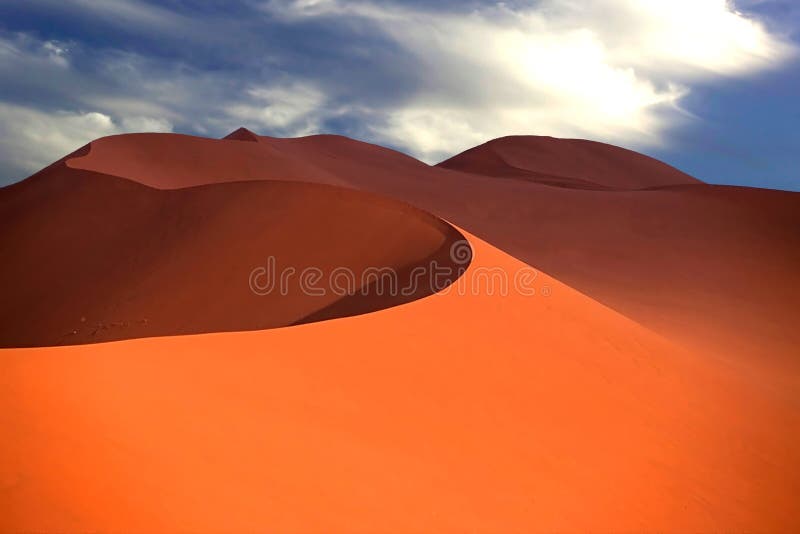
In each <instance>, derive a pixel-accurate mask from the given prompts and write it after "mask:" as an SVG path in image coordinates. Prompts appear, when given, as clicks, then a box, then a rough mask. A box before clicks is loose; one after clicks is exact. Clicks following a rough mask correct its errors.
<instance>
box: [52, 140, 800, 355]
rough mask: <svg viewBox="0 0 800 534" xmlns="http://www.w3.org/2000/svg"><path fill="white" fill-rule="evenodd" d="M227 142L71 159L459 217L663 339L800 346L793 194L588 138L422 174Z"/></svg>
mask: <svg viewBox="0 0 800 534" xmlns="http://www.w3.org/2000/svg"><path fill="white" fill-rule="evenodd" d="M229 137H231V138H232V139H242V140H243V141H236V140H232V139H229V140H225V141H217V140H213V139H204V138H198V137H191V136H184V135H173V134H136V135H122V136H113V137H108V138H103V139H100V140H98V141H95V142H93V143H91V145H90V146H88V147H85V148H84V149H83V151H82V152H81V153H80V154H78V155H76V156H75V157H73V158H69V159H68V161H67V163H66V164H67V165H69V166H70V167H71V168H75V169H85V170H91V171H96V172H103V173H107V174H115V175H119V176H125V177H126V178H129V179H131V180H135V181H138V182H141V183H143V184H146V185H150V186H153V187H157V188H164V189H169V188H175V187H185V186H191V185H199V184H206V183H214V182H217V181H229V180H231V179H232V178H234V177H241V179H243V180H244V179H247V180H259V179H265V178H266V179H275V180H289V181H308V182H318V183H325V184H332V185H341V186H346V187H349V188H352V189H359V190H363V191H369V192H372V193H376V194H379V195H381V196H385V197H392V198H395V199H399V200H402V201H404V202H408V203H409V204H412V205H414V206H417V207H419V208H421V209H424V210H426V211H429V212H431V213H433V214H435V215H437V216H440V217H443V218H444V219H446V220H448V221H452V222H453V223H454V224H457V225H459V226H460V227H463V228H464V229H466V230H468V231H470V232H472V233H474V234H476V235H477V236H479V237H481V238H483V239H486V240H487V241H489V242H490V243H492V244H493V245H494V246H497V247H499V248H500V249H502V250H504V251H506V252H508V253H510V254H512V255H514V256H515V257H517V258H519V259H520V260H522V261H524V262H526V263H528V264H529V265H531V266H533V267H535V268H537V269H540V270H542V271H544V272H546V273H548V274H551V275H553V276H555V277H557V278H558V279H560V280H562V281H564V282H565V283H568V284H569V285H571V286H572V287H574V288H575V289H577V290H579V291H581V292H583V293H585V294H587V295H588V296H590V297H591V298H593V299H596V300H598V301H600V302H602V303H603V304H605V305H607V306H610V307H612V308H614V309H615V310H617V311H619V312H621V313H623V314H624V315H626V316H628V317H630V318H631V319H633V320H635V321H637V322H639V323H641V324H644V325H645V326H647V327H649V328H651V329H654V330H656V331H657V332H659V333H661V334H662V335H666V336H668V337H670V338H674V339H676V340H679V341H682V342H685V343H691V344H698V345H700V346H702V347H703V348H704V349H705V348H712V349H717V350H721V351H725V352H729V353H743V352H746V353H751V354H753V353H755V354H759V355H774V354H792V353H793V352H794V350H793V347H796V346H797V345H798V344H800V330H799V329H797V327H796V325H797V324H799V323H800V252H798V251H800V194H798V193H791V192H785V191H766V190H757V189H752V188H745V187H727V186H715V185H709V184H704V183H701V182H698V181H697V180H695V179H694V178H692V177H690V176H688V175H686V174H684V173H682V172H680V171H678V170H677V169H674V168H673V167H670V166H669V165H666V164H664V163H661V162H659V161H657V160H654V159H652V158H649V157H647V156H643V155H641V154H637V153H635V152H631V151H629V150H624V149H621V148H617V147H613V146H610V145H606V144H602V143H595V142H591V141H580V140H561V139H553V138H547V137H535V136H517V137H506V138H501V139H497V140H494V141H491V142H489V143H486V144H485V145H481V146H479V147H476V148H474V149H471V150H468V151H466V152H465V153H463V154H460V155H458V156H455V157H454V158H451V159H450V160H448V161H447V162H443V163H442V164H440V165H439V166H435V167H430V166H427V165H425V164H423V163H422V162H419V161H417V160H415V159H413V158H410V157H408V156H406V155H404V154H401V153H398V152H395V151H392V150H389V149H386V148H383V147H379V146H375V145H370V144H368V143H363V142H360V141H355V140H352V139H347V138H344V137H341V136H332V135H318V136H310V137H305V138H298V139H276V138H271V137H264V136H255V134H252V132H247V131H244V130H239V131H237V132H234V134H232V135H231V136H229ZM253 137H255V138H256V140H257V141H256V142H252V138H253ZM154 162H157V164H154ZM515 169H516V170H515ZM508 178H511V179H508ZM518 178H522V179H518Z"/></svg>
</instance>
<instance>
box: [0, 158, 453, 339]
mask: <svg viewBox="0 0 800 534" xmlns="http://www.w3.org/2000/svg"><path fill="white" fill-rule="evenodd" d="M0 227H2V232H0V250H2V251H3V261H2V262H0V281H1V282H0V284H2V300H0V346H5V347H9V346H17V347H18V346H41V345H60V344H77V343H93V342H98V341H109V340H117V339H128V338H134V337H142V336H163V335H173V334H191V333H201V332H217V331H231V330H251V329H262V328H271V327H277V326H286V325H290V324H294V323H297V322H308V321H311V320H314V319H315V318H331V317H341V316H343V315H351V314H354V313H367V312H371V311H374V310H377V309H381V308H384V307H387V306H393V305H397V304H400V303H402V302H407V301H410V300H413V299H416V298H420V297H422V296H425V295H428V294H430V293H431V292H432V291H433V290H434V289H435V287H434V286H433V285H431V284H416V285H412V284H411V281H412V280H411V275H412V272H413V269H415V268H418V267H420V268H423V269H425V270H427V269H429V268H430V267H429V263H430V262H432V261H434V260H436V261H437V262H438V264H439V265H440V266H444V265H450V264H451V263H452V262H451V261H450V255H449V250H450V248H451V246H452V244H453V243H454V242H456V241H458V240H459V239H461V236H460V234H459V233H458V232H457V231H456V230H455V229H453V228H452V227H451V226H450V225H449V224H447V223H444V222H442V221H441V220H439V219H437V218H435V217H433V216H431V215H429V214H427V213H425V212H422V211H420V210H418V209H416V208H413V207H411V206H408V205H406V204H403V203H401V202H398V201H395V200H391V199H387V198H383V197H378V196H376V195H373V194H369V193H363V192H358V191H354V190H352V189H342V188H338V187H331V186H325V185H319V184H306V183H299V182H294V183H292V182H272V181H251V182H238V183H221V184H212V185H206V186H200V187H194V188H189V189H179V190H170V191H164V190H156V189H152V188H149V187H145V186H143V185H141V184H138V183H135V182H132V181H129V180H126V179H122V178H117V177H114V176H109V175H105V174H100V173H97V172H93V171H84V170H75V169H70V168H68V167H66V166H64V165H63V164H61V165H56V166H53V167H51V168H49V169H48V170H47V171H44V172H42V173H39V174H38V175H37V176H35V177H33V178H31V179H29V180H27V181H25V182H22V183H19V184H17V185H14V186H12V187H8V188H4V189H0ZM270 258H273V259H274V261H271V260H270ZM384 268H390V269H393V270H394V272H396V273H397V276H396V279H395V280H394V283H395V284H396V285H397V286H399V287H402V288H408V291H406V292H405V293H400V292H399V291H395V292H390V291H389V290H383V288H382V287H381V286H378V285H376V284H374V283H373V279H374V277H370V275H369V272H371V271H373V270H378V269H384ZM256 269H260V271H256ZM306 269H314V270H316V271H317V274H311V275H310V276H312V277H313V278H314V279H304V278H302V276H304V274H303V273H304V272H308V271H306ZM334 269H346V270H347V272H346V273H344V274H345V275H347V277H346V278H340V279H338V284H337V290H336V291H333V290H332V288H331V284H332V283H336V282H337V279H335V278H332V276H331V274H332V272H333V271H334ZM289 270H291V272H289ZM284 274H286V275H287V277H286V278H284V277H283V275H284ZM457 274H458V273H457V271H456V269H453V273H452V275H449V277H442V279H441V280H439V281H438V283H439V284H440V285H442V284H446V283H447V282H448V281H449V280H452V279H454V278H455V277H456V276H457ZM375 276H377V274H376V275H375ZM316 278H318V279H316ZM251 282H252V284H251ZM373 286H374V287H373ZM304 288H311V289H308V290H307V289H304ZM354 291H355V294H350V293H353V292H354ZM320 293H323V294H320Z"/></svg>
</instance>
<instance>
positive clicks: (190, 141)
mask: <svg viewBox="0 0 800 534" xmlns="http://www.w3.org/2000/svg"><path fill="white" fill-rule="evenodd" d="M236 137H237V138H239V139H243V140H238V141H237V140H225V141H212V140H199V139H197V138H191V137H187V136H159V135H152V136H148V135H145V136H120V137H116V138H107V139H103V140H100V141H99V142H96V143H93V144H92V147H91V150H90V151H89V150H84V151H83V152H82V153H81V154H82V156H81V154H78V156H79V157H76V158H74V159H71V160H68V161H66V163H65V164H66V165H68V166H69V167H71V168H73V169H75V170H76V171H78V170H80V169H84V170H85V171H93V172H102V173H106V174H116V175H118V176H124V177H126V178H130V179H132V180H136V181H140V182H142V183H144V184H147V185H150V186H156V187H160V188H164V189H170V188H175V187H183V186H188V185H195V184H200V183H213V182H216V181H235V179H236V176H240V179H245V178H246V179H260V178H278V177H281V178H283V179H287V180H298V181H303V180H305V181H317V182H327V183H338V184H350V185H351V186H352V187H355V188H359V189H364V190H368V191H373V192H378V193H382V194H383V195H385V196H390V197H395V198H400V199H405V200H407V201H409V202H411V203H412V204H414V205H416V206H418V207H421V208H424V209H427V210H429V211H431V212H433V213H434V214H435V215H439V216H443V217H446V218H448V219H449V220H452V221H455V222H457V223H459V224H460V225H462V226H463V227H466V228H467V229H468V230H472V229H476V230H475V232H477V233H480V234H481V236H483V237H487V236H490V237H491V238H492V242H493V244H494V245H499V246H500V247H502V248H505V249H506V250H507V251H508V252H510V253H512V254H514V255H516V256H517V257H519V258H523V259H525V258H531V259H530V260H529V261H530V263H532V264H533V265H535V266H542V265H544V264H547V265H551V266H554V267H557V269H552V270H551V271H553V272H551V274H554V273H555V274H557V275H558V276H557V277H556V278H558V277H561V278H564V280H567V281H568V282H569V284H570V285H574V286H575V287H577V288H578V289H579V290H581V291H583V292H584V293H586V294H583V293H580V292H578V291H576V290H574V289H571V288H570V287H568V286H567V285H564V284H563V283H562V282H561V281H557V280H556V279H555V278H551V277H550V276H547V275H544V274H542V273H539V275H538V276H537V278H536V280H535V284H534V285H535V287H536V289H537V294H536V295H535V296H523V295H521V294H519V293H516V292H513V291H512V292H511V293H510V294H509V295H506V296H502V295H499V294H494V295H492V294H489V293H488V292H487V291H486V288H485V287H482V288H481V287H478V290H476V285H475V280H476V278H475V277H476V273H478V272H480V270H481V269H484V268H497V269H499V270H500V271H501V272H505V273H507V274H508V275H509V276H513V275H514V273H517V272H519V270H520V269H524V268H526V267H527V266H526V264H525V263H523V262H521V261H520V260H518V259H515V258H513V257H512V256H510V255H508V254H507V253H506V252H502V251H501V250H499V249H498V248H495V246H493V245H490V244H488V243H487V242H485V241H483V240H481V239H480V238H478V237H475V236H474V235H472V234H471V233H467V232H464V235H466V236H467V238H468V239H469V240H470V242H471V244H472V247H473V250H474V253H475V257H474V260H473V262H472V263H471V264H470V266H469V269H468V270H467V272H466V273H465V274H464V276H462V277H461V278H460V279H459V280H458V282H457V283H456V284H454V285H453V286H451V287H450V288H449V290H447V291H445V292H443V293H437V294H434V295H431V296H429V297H427V298H423V299H420V300H416V301H414V302H411V303H408V304H404V305H402V306H397V307H392V308H390V309H384V310H381V311H376V312H374V313H368V314H365V315H359V316H354V317H345V318H340V319H336V320H331V321H323V322H318V323H313V324H307V325H302V326H295V327H290V328H278V329H271V330H263V331H253V332H239V333H234V332H228V333H217V334H206V335H197V336H173V337H162V338H148V339H134V340H128V341H121V342H116V343H102V344H92V345H76V346H69V347H49V348H34V349H7V350H2V351H0V367H2V369H0V416H1V417H2V418H3V420H2V424H3V428H4V429H5V430H6V432H7V434H8V435H10V436H13V439H7V440H3V441H2V442H0V509H2V510H7V511H9V512H7V513H4V514H0V531H48V532H50V531H58V532H77V531H103V532H106V531H146V532H151V531H162V532H173V531H192V532H218V531H235V532H241V531H264V530H269V531H277V532H298V531H301V532H384V531H392V532H464V531H477V532H532V531H534V532H535V531H602V532H608V531H670V532H685V531H774V532H792V531H797V530H798V529H800V519H799V518H798V515H797V513H796V511H795V507H796V503H795V500H796V498H795V496H796V495H797V494H798V492H800V452H799V451H798V450H797V447H796V446H795V444H796V443H797V442H798V439H799V438H800V430H798V429H800V406H799V405H798V399H797V392H798V386H799V385H800V369H798V362H797V359H796V350H795V349H796V347H797V344H794V343H795V340H796V337H792V336H796V335H797V334H796V333H794V332H792V331H791V330H792V329H793V328H795V327H794V325H796V324H797V314H798V313H799V312H798V309H797V308H800V306H797V303H798V302H800V299H798V298H797V291H798V290H797V289H796V288H797V287H798V286H800V285H799V284H795V282H796V281H797V277H798V276H800V275H798V272H799V271H800V269H798V257H797V252H796V250H797V247H796V245H797V239H798V237H797V235H796V228H797V224H796V223H797V217H798V215H797V213H798V211H800V210H798V209H797V208H798V206H797V204H798V202H799V201H798V195H796V194H791V193H780V192H771V191H758V190H752V189H744V188H724V187H714V186H707V185H704V184H697V185H691V184H689V185H679V186H674V187H666V188H661V189H653V190H647V191H623V190H587V189H585V188H575V187H553V186H548V185H543V184H538V183H533V182H531V181H530V180H527V179H525V180H518V179H506V178H502V177H494V176H485V175H478V174H471V173H466V172H460V171H453V170H447V169H441V168H431V167H428V166H426V165H424V164H422V163H420V162H417V161H415V160H413V159H411V158H408V157H407V156H403V155H401V154H398V153H395V152H392V151H389V150H387V149H383V148H380V147H374V146H372V145H367V144H365V143H359V142H355V141H351V140H347V139H344V138H340V137H332V136H316V137H312V138H305V139H297V140H276V139H271V138H263V137H259V138H258V141H257V142H253V141H252V140H249V141H248V140H247V138H248V137H249V136H247V135H246V132H240V133H239V134H237V136H236ZM244 147H250V148H244ZM215 159H218V160H219V161H216V163H215ZM153 162H158V164H157V165H154V164H153ZM193 162H194V163H193ZM215 165H216V167H215ZM148 166H149V167H150V171H149V172H148ZM586 176H589V175H586ZM593 179H596V177H595V178H593ZM109 180H112V179H109ZM587 180H588V179H587ZM654 185H655V184H654ZM639 186H643V184H639ZM130 187H133V186H130ZM235 187H240V184H220V185H218V186H214V187H212V188H201V189H204V190H208V191H214V192H215V193H214V195H213V196H214V197H217V196H218V197H219V198H226V195H227V194H228V193H226V191H230V190H231V189H232V188H235ZM603 187H605V188H606V189H608V188H609V187H610V186H609V185H608V183H604V184H603ZM637 187H638V186H637ZM137 190H139V189H137ZM144 190H145V191H149V190H147V189H144ZM184 191H187V190H181V191H177V192H175V193H179V194H180V193H183V192H184ZM165 193H168V192H165ZM31 216H33V215H31ZM404 222H405V219H404ZM191 242H192V239H191V238H187V239H186V243H187V245H188V244H189V243H191ZM352 245H353V246H356V243H352ZM17 246H18V245H17ZM426 250H428V249H426ZM537 258H538V259H537ZM734 262H736V263H734ZM559 269H560V270H561V272H560V273H559V272H557V271H558V270H559ZM651 270H654V272H653V271H651ZM470 281H471V282H472V285H469V286H468V287H469V288H471V289H472V290H471V291H467V292H461V291H460V288H461V286H460V285H461V284H467V283H468V282H470ZM676 281H677V282H679V284H678V285H677V286H676V285H671V284H674V283H675V282H676ZM742 281H747V282H749V283H751V284H754V285H757V287H758V288H759V289H760V290H761V291H749V292H746V291H740V292H738V293H734V292H732V291H731V290H732V287H731V286H733V285H736V284H740V283H742ZM464 287H467V286H464ZM676 287H678V288H680V290H676ZM587 288H588V290H587ZM740 289H741V288H740ZM4 291H5V289H4ZM766 293H768V294H766ZM547 295H549V296H547ZM595 296H600V297H601V298H602V300H603V301H604V302H607V303H611V304H612V305H614V306H615V307H616V308H618V309H620V310H623V311H625V312H626V313H627V314H628V315H629V317H630V318H626V317H625V316H623V315H621V314H620V313H618V312H617V311H614V310H612V309H610V308H608V307H605V306H603V305H602V304H600V303H598V302H597V301H595V300H594V299H593V298H592V297H595ZM626 307H627V310H626ZM628 311H630V313H628ZM762 312H763V314H762ZM749 315H752V317H750V318H749V321H750V322H748V321H744V322H742V323H737V322H730V321H731V320H732V319H738V318H740V317H745V318H746V317H748V316H749ZM697 317H703V318H704V319H707V320H708V324H707V325H706V326H705V327H700V326H698V325H697V324H692V323H693V322H694V323H696V322H697V321H696V318H697ZM631 318H633V319H635V320H636V321H640V322H643V323H646V324H647V325H648V326H653V325H655V326H656V327H657V328H658V329H659V332H661V333H664V334H667V335H668V337H669V339H667V338H665V337H664V336H662V335H658V334H656V333H654V332H653V331H651V330H649V329H648V328H646V327H644V326H641V325H640V324H638V323H637V322H635V321H633V320H631ZM780 336H786V337H780ZM737 340H738V341H737ZM744 343H747V345H744ZM730 347H733V348H732V349H731V348H730Z"/></svg>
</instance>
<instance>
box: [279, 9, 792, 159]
mask: <svg viewBox="0 0 800 534" xmlns="http://www.w3.org/2000/svg"><path fill="white" fill-rule="evenodd" d="M266 9H268V10H270V12H272V13H273V14H276V15H279V16H281V17H283V18H285V19H288V20H292V19H302V18H310V17H345V16H346V17H351V18H352V17H357V18H360V19H362V20H364V21H367V22H368V23H371V24H374V25H376V26H378V27H379V28H380V29H381V30H382V31H383V32H385V33H386V34H387V35H389V36H390V37H392V38H393V39H394V40H395V41H396V43H397V44H398V45H399V46H401V47H403V48H405V49H406V50H407V51H409V52H410V53H412V54H414V56H415V57H416V59H417V60H418V64H419V69H420V73H419V76H420V79H421V80H422V83H421V85H422V87H421V88H420V89H419V90H418V91H417V93H416V94H415V95H413V96H412V97H411V98H409V99H407V100H405V101H404V102H403V103H402V104H401V105H398V106H395V107H394V108H393V109H389V110H387V115H386V120H385V122H384V123H383V124H373V125H372V131H373V133H374V134H376V135H377V136H379V137H381V138H383V140H385V141H388V142H390V143H393V144H396V145H400V146H404V147H407V148H408V149H409V150H410V151H411V152H412V153H414V154H415V155H417V156H419V157H422V158H423V159H426V160H428V161H433V160H436V159H440V158H443V157H445V156H449V155H452V154H453V153H456V152H459V151H461V150H464V149H466V148H468V147H470V146H473V145H475V144H477V143H480V142H483V141H485V140H487V139H490V138H493V137H499V136H503V135H509V134H545V135H554V136H562V137H591V138H596V139H601V140H606V141H611V142H619V143H624V144H628V145H634V146H643V145H647V144H656V143H659V142H661V140H662V138H663V135H664V132H665V131H666V129H668V128H669V126H671V125H672V124H673V123H674V122H676V121H678V120H685V119H686V114H684V113H683V112H681V110H680V108H679V106H678V104H679V101H680V99H681V98H682V97H683V96H685V95H686V94H687V93H688V92H689V91H690V90H691V85H692V83H695V82H696V81H699V80H704V79H708V78H711V77H714V76H719V75H746V74H749V73H752V72H755V71H758V70H760V69H763V68H767V67H770V66H773V65H776V64H779V63H781V62H782V60H784V59H785V58H787V57H789V56H790V55H791V54H792V53H793V50H792V48H791V47H790V45H788V44H786V43H785V42H783V41H782V40H781V39H780V38H778V37H776V36H773V35H771V34H770V33H769V32H768V31H767V30H766V29H765V28H764V27H763V26H762V25H761V24H759V23H758V22H757V21H755V20H752V19H750V18H748V17H746V16H745V15H743V14H742V13H739V12H737V11H736V10H735V9H734V8H733V7H732V6H731V5H730V3H728V2H725V1H724V0H596V1H593V2H577V1H564V0H561V1H556V0H544V1H542V2H537V3H535V4H532V5H531V6H530V7H526V8H512V7H508V6H506V5H505V4H503V3H499V4H497V5H495V6H492V7H489V8H484V9H478V10H474V11H472V12H470V13H452V12H441V11H436V12H434V11H423V10H418V9H412V8H406V7H395V6H387V5H385V4H377V3H371V2H359V1H347V0H295V1H290V2H275V1H271V2H268V3H267V4H266Z"/></svg>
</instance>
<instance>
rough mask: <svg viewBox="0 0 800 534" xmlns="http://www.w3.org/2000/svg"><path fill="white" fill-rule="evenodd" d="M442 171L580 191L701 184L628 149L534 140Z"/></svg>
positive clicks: (504, 144)
mask: <svg viewBox="0 0 800 534" xmlns="http://www.w3.org/2000/svg"><path fill="white" fill-rule="evenodd" d="M438 166H439V167H442V168H445V169H453V170H457V171H464V172H470V173H476V174H484V175H487V176H497V177H508V178H521V179H526V180H530V181H532V182H538V183H542V184H546V185H555V186H561V187H570V188H575V189H647V188H652V187H660V186H665V185H683V184H699V183H701V182H700V181H699V180H697V179H696V178H693V177H691V176H689V175H688V174H686V173H683V172H681V171H679V170H678V169H676V168H674V167H670V166H669V165H667V164H666V163H663V162H661V161H658V160H656V159H653V158H650V157H647V156H645V155H642V154H639V153H637V152H633V151H631V150H625V149H624V148H619V147H616V146H613V145H607V144H605V143H597V142H595V141H585V140H583V139H556V138H553V137H538V136H531V135H526V136H522V135H520V136H511V137H502V138H500V139H494V140H492V141H489V142H488V143H485V144H483V145H480V146H477V147H475V148H471V149H469V150H467V151H465V152H462V153H461V154H458V155H456V156H453V157H452V158H450V159H448V160H447V161H443V162H442V163H440V164H439V165H438Z"/></svg>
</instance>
